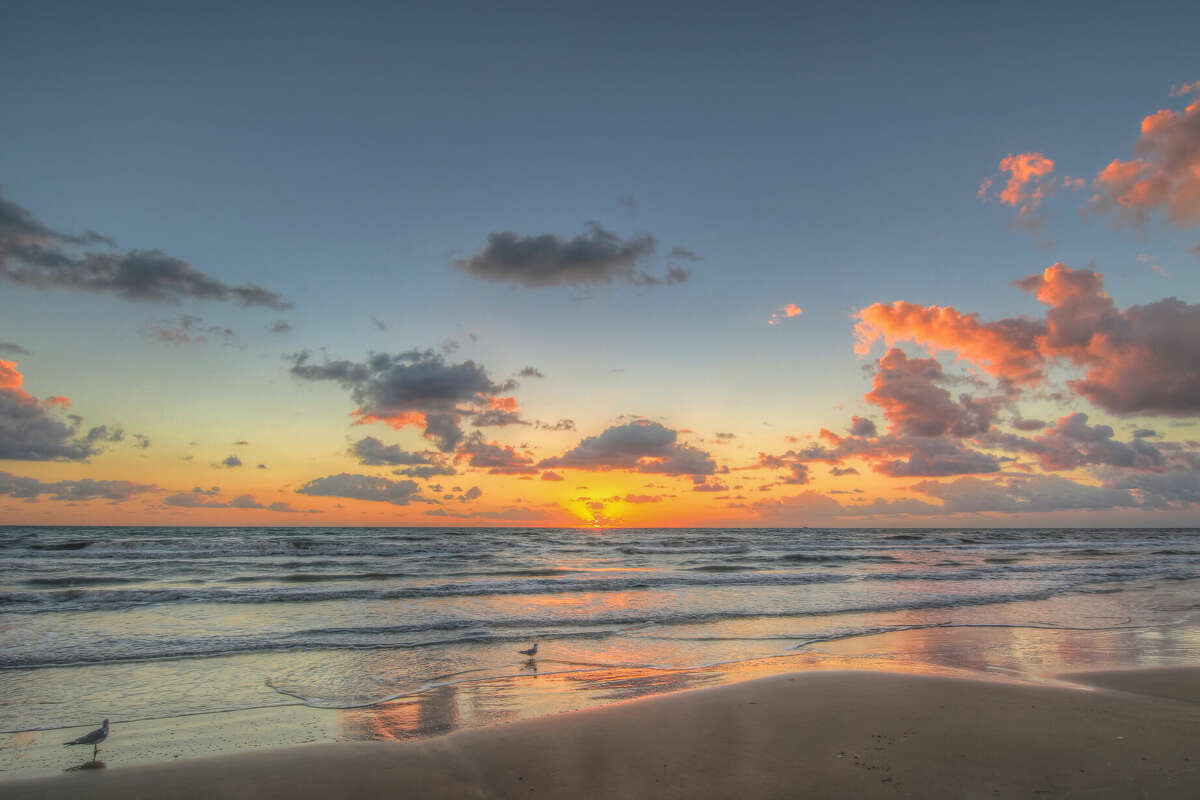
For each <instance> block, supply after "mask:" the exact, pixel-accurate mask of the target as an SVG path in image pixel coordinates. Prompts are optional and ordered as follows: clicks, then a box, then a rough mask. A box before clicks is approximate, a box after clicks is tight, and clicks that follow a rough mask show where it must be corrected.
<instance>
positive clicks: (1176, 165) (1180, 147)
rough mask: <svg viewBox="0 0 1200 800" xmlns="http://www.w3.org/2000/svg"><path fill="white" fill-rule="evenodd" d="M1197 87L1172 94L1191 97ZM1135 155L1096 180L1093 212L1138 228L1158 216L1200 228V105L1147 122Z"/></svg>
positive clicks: (1114, 163) (1157, 115)
mask: <svg viewBox="0 0 1200 800" xmlns="http://www.w3.org/2000/svg"><path fill="white" fill-rule="evenodd" d="M1195 85H1196V84H1185V85H1184V86H1182V87H1176V88H1178V89H1180V91H1178V92H1172V94H1178V95H1185V94H1189V93H1191V92H1192V91H1194V88H1195ZM1133 153H1134V158H1133V159H1132V160H1130V161H1122V160H1121V159H1119V158H1118V159H1113V161H1112V162H1111V163H1109V165H1108V166H1106V167H1105V168H1104V169H1102V170H1101V171H1100V172H1099V173H1098V174H1097V175H1096V179H1095V181H1094V182H1093V184H1092V186H1093V189H1094V194H1093V195H1092V197H1091V200H1090V202H1089V207H1090V208H1091V209H1092V210H1093V211H1095V212H1096V213H1098V214H1108V213H1115V214H1116V215H1117V216H1118V218H1119V219H1120V220H1122V221H1124V222H1128V223H1130V224H1133V225H1136V226H1141V225H1144V224H1145V223H1146V222H1147V221H1148V220H1149V218H1150V215H1151V214H1153V213H1154V212H1156V211H1162V212H1163V213H1164V214H1165V215H1166V218H1167V219H1168V220H1169V221H1170V222H1171V223H1173V224H1175V225H1177V226H1179V227H1181V228H1193V227H1196V226H1197V225H1200V100H1198V101H1193V102H1192V103H1191V104H1190V105H1188V106H1187V107H1186V108H1185V109H1184V110H1183V111H1182V112H1180V111H1172V110H1171V109H1166V108H1164V109H1160V110H1158V111H1156V112H1154V113H1153V114H1151V115H1150V116H1148V117H1146V118H1144V119H1143V120H1142V129H1141V136H1139V137H1138V140H1137V142H1135V143H1134V146H1133Z"/></svg>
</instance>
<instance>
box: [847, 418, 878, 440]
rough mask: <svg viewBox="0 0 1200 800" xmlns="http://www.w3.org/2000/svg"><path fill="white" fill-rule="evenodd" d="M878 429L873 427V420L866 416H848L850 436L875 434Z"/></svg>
mask: <svg viewBox="0 0 1200 800" xmlns="http://www.w3.org/2000/svg"><path fill="white" fill-rule="evenodd" d="M878 434H879V431H877V430H876V429H875V421H874V420H871V419H867V418H866V417H851V418H850V435H851V436H877V435H878Z"/></svg>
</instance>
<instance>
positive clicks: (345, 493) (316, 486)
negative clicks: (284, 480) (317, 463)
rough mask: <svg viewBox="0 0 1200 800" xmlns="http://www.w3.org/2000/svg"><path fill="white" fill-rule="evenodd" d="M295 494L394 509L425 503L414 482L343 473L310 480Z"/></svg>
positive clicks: (419, 489) (418, 487)
mask: <svg viewBox="0 0 1200 800" xmlns="http://www.w3.org/2000/svg"><path fill="white" fill-rule="evenodd" d="M296 492H297V493H298V494H306V495H310V496H313V497H345V498H349V499H351V500H370V501H372V502H378V503H391V504H392V505H396V506H406V505H408V504H409V503H411V502H414V501H417V502H429V501H428V500H426V499H425V498H423V497H421V496H420V492H421V487H420V486H419V485H418V484H417V482H416V481H411V480H406V481H393V480H389V479H387V478H375V477H372V476H370V475H351V474H348V473H345V472H343V473H340V474H338V475H326V476H325V477H323V478H314V479H313V480H311V481H309V482H308V483H306V484H304V485H303V486H301V487H300V488H299V489H297V490H296Z"/></svg>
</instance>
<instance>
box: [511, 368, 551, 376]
mask: <svg viewBox="0 0 1200 800" xmlns="http://www.w3.org/2000/svg"><path fill="white" fill-rule="evenodd" d="M517 377H518V378H544V377H546V376H545V375H543V374H542V371H541V370H540V369H538V368H537V367H525V369H523V370H521V371H520V372H518V373H517Z"/></svg>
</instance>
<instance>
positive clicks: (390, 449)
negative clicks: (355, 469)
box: [350, 436, 429, 467]
mask: <svg viewBox="0 0 1200 800" xmlns="http://www.w3.org/2000/svg"><path fill="white" fill-rule="evenodd" d="M350 452H351V454H352V455H354V456H355V457H357V458H358V463H360V464H365V465H367V466H371V467H385V466H386V467H397V466H411V465H414V464H428V463H429V457H428V456H426V455H425V454H424V453H410V452H409V451H407V450H404V449H402V448H401V447H400V446H399V445H395V444H386V445H385V444H384V443H383V442H381V441H379V440H378V439H376V438H375V437H374V436H366V437H364V438H362V439H359V440H358V441H357V442H355V443H354V444H353V445H351V447H350Z"/></svg>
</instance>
